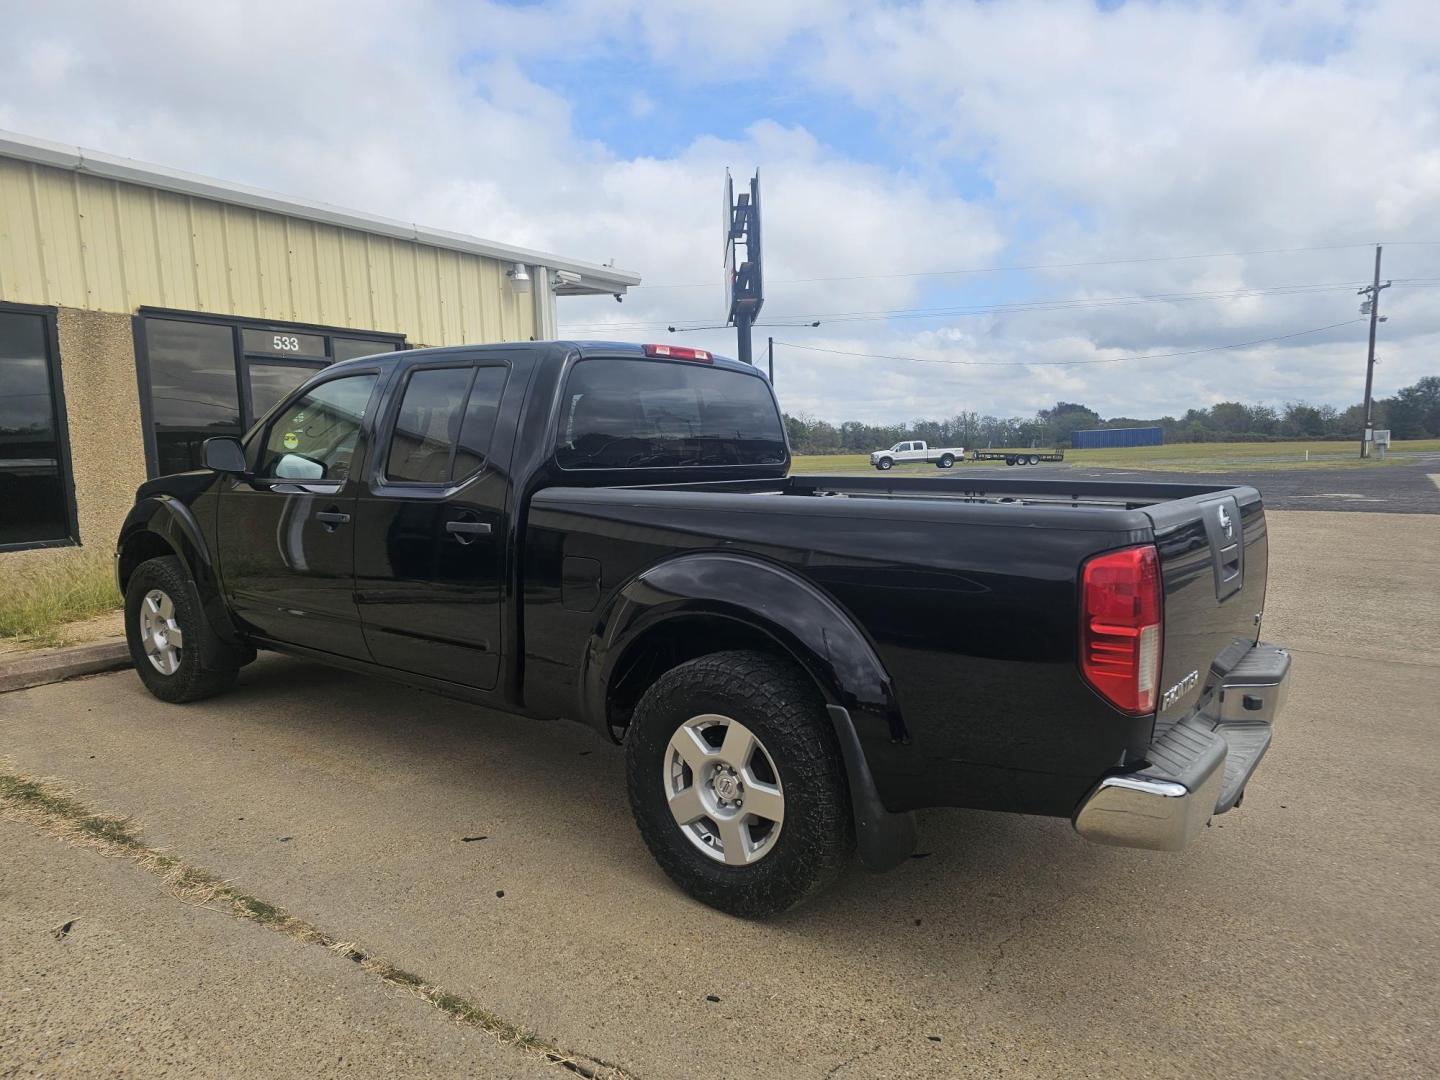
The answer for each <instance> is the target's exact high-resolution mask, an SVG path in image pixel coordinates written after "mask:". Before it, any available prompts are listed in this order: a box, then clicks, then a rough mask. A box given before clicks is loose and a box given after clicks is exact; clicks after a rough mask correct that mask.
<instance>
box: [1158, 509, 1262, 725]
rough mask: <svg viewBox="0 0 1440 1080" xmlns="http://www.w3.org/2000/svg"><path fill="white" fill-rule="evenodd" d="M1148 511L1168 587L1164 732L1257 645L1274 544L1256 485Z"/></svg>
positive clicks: (1162, 672)
mask: <svg viewBox="0 0 1440 1080" xmlns="http://www.w3.org/2000/svg"><path fill="white" fill-rule="evenodd" d="M1147 513H1148V514H1149V515H1150V517H1151V520H1152V521H1154V523H1155V542H1156V545H1157V546H1158V548H1159V552H1160V576H1161V580H1162V583H1163V587H1164V603H1165V641H1164V646H1163V648H1164V652H1163V656H1162V659H1161V670H1160V687H1159V691H1160V708H1159V711H1158V713H1157V720H1158V725H1159V727H1160V728H1161V729H1162V730H1163V729H1164V728H1165V727H1167V726H1168V725H1169V724H1171V723H1173V722H1174V721H1175V720H1177V719H1179V718H1180V717H1182V716H1184V715H1185V714H1186V713H1188V712H1190V711H1191V710H1192V709H1193V708H1194V707H1195V705H1196V704H1197V703H1198V702H1199V701H1200V700H1201V699H1202V698H1203V697H1204V696H1205V694H1207V693H1208V692H1209V691H1210V689H1211V688H1213V686H1214V685H1215V684H1216V683H1218V681H1219V679H1220V678H1221V676H1223V675H1225V674H1226V673H1227V672H1228V671H1229V670H1230V668H1231V667H1233V666H1234V665H1235V664H1236V663H1237V662H1238V661H1239V660H1240V658H1241V657H1242V656H1244V655H1245V653H1246V652H1247V651H1248V650H1249V648H1250V647H1251V645H1253V644H1254V642H1255V641H1256V640H1257V638H1258V636H1259V632H1260V614H1261V611H1262V609H1263V607H1264V604H1265V578H1266V572H1267V568H1268V561H1269V540H1268V538H1267V536H1266V530H1265V510H1264V506H1263V504H1262V503H1261V501H1260V495H1259V493H1258V492H1257V491H1255V490H1254V489H1253V488H1247V487H1241V488H1231V489H1229V490H1228V491H1223V492H1215V493H1213V494H1209V495H1200V496H1196V497H1194V498H1189V499H1182V500H1179V501H1177V502H1173V503H1162V504H1159V505H1157V506H1155V507H1153V508H1151V509H1150V510H1147Z"/></svg>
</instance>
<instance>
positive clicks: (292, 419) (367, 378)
mask: <svg viewBox="0 0 1440 1080" xmlns="http://www.w3.org/2000/svg"><path fill="white" fill-rule="evenodd" d="M375 379H376V376H374V375H351V376H348V377H346V378H343V379H332V380H331V381H329V382H326V383H321V384H320V385H319V386H317V387H315V388H314V389H313V390H311V391H310V392H308V393H307V394H306V395H305V396H304V397H302V398H300V400H299V401H295V402H292V403H291V404H289V405H287V406H286V407H285V408H284V410H283V411H282V412H281V413H280V415H279V416H277V417H276V418H275V419H274V420H273V421H272V422H271V424H270V428H269V432H268V433H267V435H266V437H265V450H264V453H263V454H262V455H261V458H260V475H261V476H264V477H271V478H274V477H284V478H288V479H292V480H302V479H304V480H344V479H345V478H346V477H347V476H349V475H350V465H351V459H352V458H353V457H354V454H355V440H356V439H357V438H358V437H359V434H360V423H361V421H362V420H364V418H365V409H366V407H367V406H368V405H369V402H370V392H371V391H372V390H373V389H374V388H375Z"/></svg>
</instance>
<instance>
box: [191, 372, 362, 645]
mask: <svg viewBox="0 0 1440 1080" xmlns="http://www.w3.org/2000/svg"><path fill="white" fill-rule="evenodd" d="M379 380H380V372H379V370H378V369H373V370H362V371H358V372H346V373H345V374H343V375H340V376H338V377H336V378H332V379H327V380H326V381H324V382H321V383H318V384H315V385H313V386H311V387H310V388H309V389H308V390H306V391H305V393H303V394H301V395H299V396H298V397H296V398H295V399H293V400H292V401H290V402H289V403H288V404H286V405H285V406H284V407H283V408H282V409H281V410H280V412H279V413H278V414H276V416H275V418H274V419H273V420H271V421H270V423H269V424H268V425H266V427H265V428H264V429H262V430H261V431H260V432H259V433H258V434H257V435H256V436H254V442H252V444H251V447H250V461H251V465H252V469H253V476H252V477H251V478H249V479H240V478H236V479H234V480H233V481H231V482H228V483H227V484H226V486H225V487H224V488H223V489H222V490H221V493H220V499H219V510H218V515H219V517H218V521H217V529H216V533H217V537H218V547H219V551H220V566H221V578H222V580H223V582H224V589H225V593H226V596H227V598H228V600H229V603H230V607H231V610H232V611H234V612H235V614H236V615H238V616H239V617H240V619H242V620H243V621H244V622H245V623H246V624H248V625H249V627H251V628H252V629H253V630H254V631H255V632H256V633H258V634H260V635H261V636H263V637H267V638H271V639H273V640H275V641H281V642H286V643H289V644H292V645H301V646H304V647H306V648H310V649H319V650H321V651H323V652H329V653H337V654H339V655H341V656H351V657H358V658H362V659H363V658H366V657H368V655H369V654H368V652H367V650H366V647H365V640H364V637H363V635H362V634H361V632H360V620H359V616H358V613H357V611H356V607H355V597H354V570H355V559H354V540H355V537H354V515H355V499H356V494H357V489H358V484H357V477H356V474H357V473H358V472H359V471H360V470H359V464H360V460H361V458H362V456H363V454H364V450H365V446H364V441H363V440H364V420H365V416H366V413H367V411H368V410H370V409H371V408H373V406H374V402H375V400H376V399H377V397H378V394H377V389H378V384H379Z"/></svg>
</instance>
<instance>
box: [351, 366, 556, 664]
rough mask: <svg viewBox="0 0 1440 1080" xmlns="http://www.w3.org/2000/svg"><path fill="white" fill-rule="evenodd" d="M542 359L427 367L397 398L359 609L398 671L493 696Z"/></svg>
mask: <svg viewBox="0 0 1440 1080" xmlns="http://www.w3.org/2000/svg"><path fill="white" fill-rule="evenodd" d="M532 364H533V360H532V358H530V357H528V356H524V355H523V354H519V353H517V354H516V355H514V356H511V357H505V356H503V355H502V356H497V355H496V354H495V353H486V354H485V356H484V359H483V360H476V361H473V362H456V361H454V360H448V361H435V362H429V363H419V364H416V365H414V366H413V367H411V368H410V369H409V370H408V371H406V372H405V373H404V374H403V376H402V378H403V382H402V383H401V384H400V385H399V386H398V387H397V388H396V390H395V391H394V392H393V393H391V395H390V401H391V406H390V408H389V409H388V410H387V416H386V417H385V418H384V421H383V424H382V427H381V432H380V434H379V435H378V436H377V439H376V452H375V454H374V455H372V457H373V464H372V466H371V467H370V468H369V469H368V470H367V475H366V477H365V483H364V485H363V488H362V491H361V493H360V496H359V505H358V508H357V519H358V528H357V531H356V540H355V572H356V600H357V602H358V605H359V611H360V619H361V622H362V624H363V626H364V634H365V640H366V642H367V643H368V644H369V647H370V652H371V655H372V656H373V657H374V658H375V660H376V661H377V662H378V663H380V664H384V665H385V666H387V667H392V668H397V669H399V670H401V671H406V672H411V673H415V674H419V675H426V676H430V677H432V678H437V679H445V680H447V681H450V682H456V683H462V684H464V685H467V686H472V687H476V688H478V689H482V690H488V689H492V688H493V687H494V686H495V684H496V681H497V679H498V675H499V670H500V658H501V654H502V651H503V645H504V642H503V620H502V602H503V599H504V582H505V580H506V567H507V562H506V559H507V554H508V551H509V533H510V528H511V522H510V516H509V503H510V489H511V477H510V471H509V465H510V452H511V447H512V444H513V442H514V438H515V420H516V417H517V416H518V415H519V412H520V403H521V401H522V399H523V397H524V393H525V386H526V383H527V382H528V381H529V377H530V372H531V365H532Z"/></svg>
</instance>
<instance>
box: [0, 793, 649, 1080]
mask: <svg viewBox="0 0 1440 1080" xmlns="http://www.w3.org/2000/svg"><path fill="white" fill-rule="evenodd" d="M0 816H4V817H6V818H9V819H10V820H12V821H20V822H23V823H25V824H27V825H31V826H33V827H35V828H38V829H40V830H41V831H42V832H45V833H47V834H49V835H50V836H54V837H57V838H59V839H62V840H65V841H66V842H68V843H71V844H76V845H79V846H81V847H87V848H90V849H92V850H95V851H99V852H101V853H102V854H104V855H109V856H111V857H115V858H126V859H130V860H131V861H133V862H134V863H135V864H136V865H137V866H139V867H141V868H142V869H144V870H146V871H148V872H149V873H152V874H154V875H156V876H157V877H159V878H160V879H161V880H162V881H163V882H164V883H165V886H166V888H167V889H168V890H169V891H170V893H171V894H172V895H173V896H175V897H176V898H177V899H179V900H182V901H184V902H185V903H189V904H199V905H202V906H204V907H207V908H211V909H212V910H217V911H221V912H223V913H225V914H227V915H231V916H233V917H235V918H238V919H248V920H251V921H252V922H256V923H259V924H260V925H261V926H264V927H267V928H269V929H271V930H275V931H277V932H279V933H282V934H285V935H287V936H288V937H292V938H295V939H296V940H298V941H303V942H305V943H306V944H308V945H318V946H320V947H321V948H323V949H328V950H329V951H331V952H334V953H336V954H338V955H340V956H343V957H344V958H345V959H347V960H350V961H351V962H352V963H355V964H358V965H359V966H360V968H361V970H362V971H364V972H365V973H366V974H368V975H372V976H374V977H375V978H377V979H380V980H381V981H382V982H385V983H387V984H388V985H390V986H392V987H395V988H397V989H400V990H404V991H406V992H408V993H411V994H414V995H416V996H417V997H419V998H421V999H423V1000H425V1001H427V1002H429V1003H430V1004H431V1005H433V1006H434V1007H435V1008H437V1009H440V1010H441V1011H443V1012H445V1013H448V1014H449V1015H450V1016H451V1017H452V1018H453V1019H454V1020H455V1021H456V1022H457V1023H461V1024H465V1025H466V1026H468V1027H473V1028H477V1029H479V1030H481V1031H484V1032H486V1033H487V1034H489V1035H492V1036H494V1038H495V1039H496V1041H498V1042H499V1043H501V1044H502V1045H506V1046H513V1047H515V1048H516V1049H517V1050H520V1051H523V1052H525V1053H528V1054H534V1055H536V1056H538V1057H541V1058H543V1059H544V1060H545V1061H546V1062H548V1063H550V1064H552V1065H557V1066H560V1067H561V1068H564V1069H566V1070H568V1071H570V1072H572V1073H577V1074H579V1075H581V1076H584V1077H590V1078H595V1080H634V1078H633V1077H632V1076H631V1075H630V1074H629V1073H627V1072H626V1071H625V1070H624V1069H622V1068H620V1067H619V1066H618V1065H613V1064H610V1063H609V1062H604V1061H598V1060H596V1059H594V1058H590V1057H587V1056H585V1055H580V1054H572V1053H570V1052H568V1051H566V1050H563V1049H561V1048H560V1047H558V1046H556V1045H555V1044H554V1043H552V1042H550V1041H548V1040H546V1039H544V1038H542V1037H541V1036H539V1035H537V1034H535V1033H534V1032H533V1031H527V1030H526V1029H524V1028H522V1027H519V1026H517V1025H515V1024H512V1023H510V1022H509V1021H508V1020H505V1019H502V1018H501V1017H499V1016H496V1015H495V1014H494V1013H493V1012H491V1011H490V1010H488V1009H486V1008H484V1007H483V1006H481V1005H479V1004H478V1003H476V1002H474V1001H471V1000H470V999H469V998H466V997H464V996H463V995H460V994H456V993H452V992H451V991H449V990H446V989H444V988H443V987H440V986H436V985H435V984H433V983H431V982H430V981H429V980H427V979H425V978H424V977H423V976H420V975H416V974H414V973H413V972H409V971H406V970H404V969H403V968H400V967H397V966H396V965H395V964H392V963H391V962H390V961H388V960H386V959H385V958H384V957H380V956H375V955H373V954H371V953H369V952H367V951H366V950H364V949H362V948H361V947H360V946H358V945H356V944H355V943H354V942H352V941H342V940H339V939H337V938H336V937H334V936H333V935H331V934H329V933H327V932H325V931H324V930H322V929H320V928H319V927H318V926H315V925H314V924H313V923H309V922H306V921H305V920H304V919H297V918H295V917H294V916H293V915H290V914H289V913H287V912H286V911H284V910H282V909H281V908H279V907H277V906H276V905H274V904H271V903H269V902H268V901H265V900H262V899H260V898H259V897H256V896H251V895H249V894H248V893H243V892H241V891H239V890H238V889H236V888H235V887H234V886H232V885H231V884H229V883H228V882H226V881H224V880H222V879H221V878H219V877H217V876H216V875H214V874H212V873H210V872H209V871H207V870H203V869H201V868H199V867H195V866H191V865H189V864H188V863H186V862H184V861H183V860H182V859H179V858H177V857H176V856H174V855H169V854H166V853H165V852H162V851H157V850H156V849H154V848H151V847H147V846H146V845H145V843H144V841H143V840H142V839H141V836H140V830H139V828H138V826H137V825H136V824H135V821H134V820H133V819H132V818H128V817H125V818H121V817H112V816H107V815H105V814H97V813H94V812H92V811H91V810H90V809H89V808H88V807H86V806H85V805H84V804H83V803H81V802H80V801H79V800H78V799H76V798H75V796H74V795H73V794H72V793H70V792H68V791H66V790H65V789H64V788H62V787H61V786H59V785H58V784H57V783H55V782H54V781H51V780H44V779H37V778H35V777H29V776H23V775H20V774H18V773H15V772H13V771H11V770H9V769H7V768H5V767H4V766H3V765H0Z"/></svg>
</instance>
